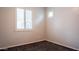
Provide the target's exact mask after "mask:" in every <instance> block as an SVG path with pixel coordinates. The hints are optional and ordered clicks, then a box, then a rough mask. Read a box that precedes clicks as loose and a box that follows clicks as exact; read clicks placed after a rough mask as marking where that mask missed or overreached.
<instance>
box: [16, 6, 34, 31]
mask: <svg viewBox="0 0 79 59" xmlns="http://www.w3.org/2000/svg"><path fill="white" fill-rule="evenodd" d="M19 9H24V29H17V8H15V11H16V13H15V14H16V20H15V23H16V24H15V27H16V31H17V32H25V31H26V32H27V31H32V29H33V21H32V29H26V10H31V11H32V9H31V8H21V7H19ZM32 20H33V11H32Z"/></svg>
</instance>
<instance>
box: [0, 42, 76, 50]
mask: <svg viewBox="0 0 79 59" xmlns="http://www.w3.org/2000/svg"><path fill="white" fill-rule="evenodd" d="M0 51H76V50H74V49H70V48H67V47H64V46H60V45H57V44H54V43H51V42H48V41H41V42H36V43H31V44H26V45H22V46H16V47H12V48H8V49H2V50H0Z"/></svg>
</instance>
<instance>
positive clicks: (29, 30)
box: [15, 29, 32, 32]
mask: <svg viewBox="0 0 79 59" xmlns="http://www.w3.org/2000/svg"><path fill="white" fill-rule="evenodd" d="M15 31H16V32H31V31H32V29H28V30H18V29H16V30H15Z"/></svg>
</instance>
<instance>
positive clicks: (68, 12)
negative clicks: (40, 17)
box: [47, 7, 79, 50]
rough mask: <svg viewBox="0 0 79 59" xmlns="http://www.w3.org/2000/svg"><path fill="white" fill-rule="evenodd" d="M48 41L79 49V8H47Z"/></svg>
mask: <svg viewBox="0 0 79 59" xmlns="http://www.w3.org/2000/svg"><path fill="white" fill-rule="evenodd" d="M50 11H52V12H54V16H53V17H51V18H47V36H48V41H51V42H54V43H57V44H60V45H63V46H67V47H70V48H73V49H77V50H79V8H67V7H65V8H64V7H59V8H58V7H57V8H47V13H49V12H50Z"/></svg>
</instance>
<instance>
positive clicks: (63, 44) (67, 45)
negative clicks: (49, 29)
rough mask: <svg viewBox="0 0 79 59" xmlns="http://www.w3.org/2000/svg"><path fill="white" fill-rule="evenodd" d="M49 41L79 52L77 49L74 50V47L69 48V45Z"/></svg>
mask: <svg viewBox="0 0 79 59" xmlns="http://www.w3.org/2000/svg"><path fill="white" fill-rule="evenodd" d="M47 41H49V42H52V43H55V44H58V45H61V46H64V47H68V48H71V49H74V50H78V51H79V49H77V48H74V47H71V46H68V45H65V44H61V43H59V42H55V41H50V40H47Z"/></svg>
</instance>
